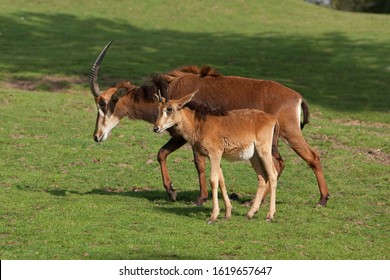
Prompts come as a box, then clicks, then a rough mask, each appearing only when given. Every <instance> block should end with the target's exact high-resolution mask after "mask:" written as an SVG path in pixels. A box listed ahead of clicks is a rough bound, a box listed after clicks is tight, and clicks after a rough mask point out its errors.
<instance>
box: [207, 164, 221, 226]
mask: <svg viewBox="0 0 390 280" xmlns="http://www.w3.org/2000/svg"><path fill="white" fill-rule="evenodd" d="M210 163H211V172H210V185H211V191H212V196H213V210H212V212H211V216H210V219H209V221H208V223H209V224H211V223H213V222H214V221H216V220H217V218H218V216H219V203H218V183H219V174H220V158H218V157H214V158H213V157H210Z"/></svg>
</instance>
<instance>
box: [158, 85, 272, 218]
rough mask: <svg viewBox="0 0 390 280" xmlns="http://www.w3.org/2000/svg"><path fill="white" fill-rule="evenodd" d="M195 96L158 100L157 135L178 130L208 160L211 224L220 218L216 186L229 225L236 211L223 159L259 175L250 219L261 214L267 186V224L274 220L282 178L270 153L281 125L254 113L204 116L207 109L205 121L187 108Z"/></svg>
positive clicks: (219, 112)
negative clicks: (242, 162)
mask: <svg viewBox="0 0 390 280" xmlns="http://www.w3.org/2000/svg"><path fill="white" fill-rule="evenodd" d="M195 93H196V92H194V93H191V94H188V95H186V96H184V97H182V98H181V99H179V100H170V101H166V100H165V98H162V97H161V95H159V96H157V97H158V98H159V115H158V118H157V120H156V123H155V124H154V128H153V130H154V132H157V133H161V132H163V131H165V130H166V129H168V128H171V127H174V129H175V131H176V133H177V134H179V135H181V136H182V137H183V138H184V139H185V140H187V141H188V142H189V143H190V144H191V146H192V148H193V150H194V153H195V154H197V155H202V156H206V157H208V158H209V159H210V163H211V173H210V184H211V189H212V195H213V210H212V213H211V217H210V219H209V223H212V222H214V221H215V220H216V219H217V218H218V215H219V204H218V185H219V187H220V189H221V194H222V197H223V200H224V203H225V218H227V219H229V218H230V216H231V211H232V205H231V203H230V200H229V197H228V195H227V192H226V187H225V180H224V177H223V173H222V168H221V158H222V157H224V158H226V159H228V160H232V161H238V160H249V161H250V162H251V164H252V167H253V169H254V170H255V171H256V173H257V177H258V181H259V183H258V188H257V192H256V196H255V199H254V200H253V204H252V207H251V209H250V210H249V212H248V213H247V217H248V218H252V217H253V215H254V214H255V213H257V212H258V211H259V207H260V204H261V202H262V201H263V200H264V198H265V195H266V194H267V191H266V188H267V185H266V184H267V183H269V188H270V190H271V198H270V199H271V202H270V209H269V212H268V214H267V220H272V219H273V217H274V214H275V197H276V184H277V177H278V174H277V171H276V169H275V167H274V164H273V161H272V149H273V147H274V149H277V142H278V138H279V125H278V121H277V119H276V118H275V117H274V116H272V115H270V114H267V113H264V112H263V111H259V110H256V109H239V110H233V111H229V112H227V111H223V110H217V111H216V110H209V111H206V112H204V107H205V106H201V108H202V110H203V117H202V116H201V115H200V114H199V109H198V107H197V105H196V104H195V105H193V106H195V110H191V109H190V108H189V106H187V104H189V102H190V101H191V99H192V98H193V97H194V95H195ZM206 110H207V108H206ZM204 113H206V115H204Z"/></svg>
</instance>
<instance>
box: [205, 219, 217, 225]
mask: <svg viewBox="0 0 390 280" xmlns="http://www.w3.org/2000/svg"><path fill="white" fill-rule="evenodd" d="M216 221H217V220H213V219H208V220H207V224H208V225H212V224H214V223H215V222H216Z"/></svg>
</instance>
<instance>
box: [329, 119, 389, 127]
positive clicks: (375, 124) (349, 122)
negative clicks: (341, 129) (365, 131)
mask: <svg viewBox="0 0 390 280" xmlns="http://www.w3.org/2000/svg"><path fill="white" fill-rule="evenodd" d="M333 122H335V123H339V124H343V125H346V126H365V127H379V128H381V127H385V128H390V124H387V123H381V122H365V121H361V120H344V119H335V120H333Z"/></svg>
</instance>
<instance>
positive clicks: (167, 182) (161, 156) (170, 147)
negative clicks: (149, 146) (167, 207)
mask: <svg viewBox="0 0 390 280" xmlns="http://www.w3.org/2000/svg"><path fill="white" fill-rule="evenodd" d="M186 142H187V141H186V140H184V139H183V138H171V139H169V141H168V142H167V143H166V144H165V145H164V146H162V147H161V149H160V150H159V151H158V154H157V160H158V162H159V164H160V169H161V175H162V180H163V184H164V188H165V189H166V191H167V193H168V197H169V199H170V200H171V201H176V196H177V192H176V191H175V189H174V188H173V184H172V181H171V178H170V177H169V174H168V167H167V157H168V155H169V154H171V153H172V152H174V151H176V150H177V149H179V148H180V147H182V146H183V145H184V144H185V143H186Z"/></svg>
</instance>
